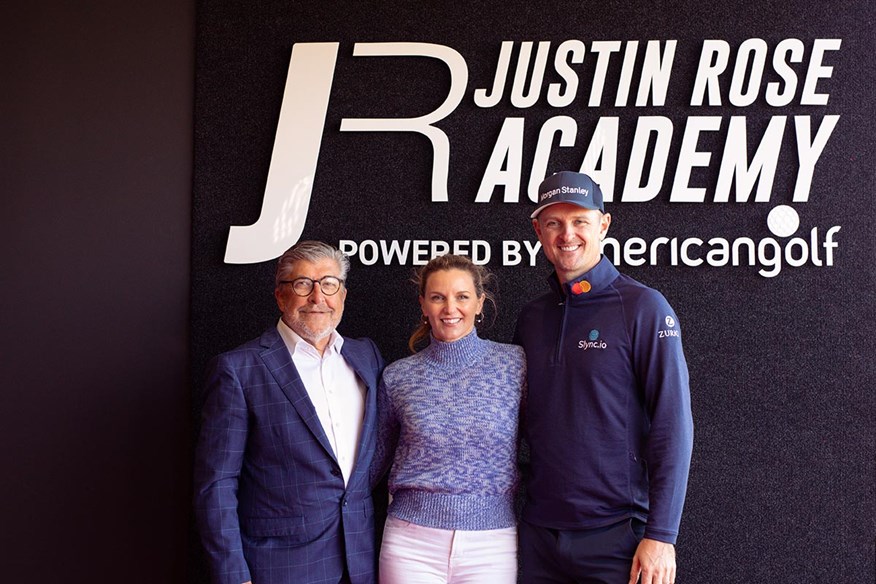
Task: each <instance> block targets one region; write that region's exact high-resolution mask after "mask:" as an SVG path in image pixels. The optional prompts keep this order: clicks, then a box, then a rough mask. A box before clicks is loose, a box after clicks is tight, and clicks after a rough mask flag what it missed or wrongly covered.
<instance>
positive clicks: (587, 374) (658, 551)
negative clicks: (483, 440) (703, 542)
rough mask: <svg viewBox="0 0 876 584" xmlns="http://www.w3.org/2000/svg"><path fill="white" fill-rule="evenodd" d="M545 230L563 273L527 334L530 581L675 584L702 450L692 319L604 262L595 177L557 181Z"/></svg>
mask: <svg viewBox="0 0 876 584" xmlns="http://www.w3.org/2000/svg"><path fill="white" fill-rule="evenodd" d="M531 218H532V224H533V227H534V229H535V232H536V234H537V235H538V238H539V241H540V242H541V244H542V249H543V250H544V253H545V256H547V258H548V260H549V261H550V262H551V263H552V264H553V266H554V268H555V273H554V274H552V275H551V277H550V278H549V285H550V287H551V291H550V292H548V293H547V294H545V295H543V296H541V297H540V298H537V299H535V300H533V301H532V302H530V303H529V304H527V305H526V306H525V307H524V308H523V310H522V311H521V314H520V316H519V318H518V322H517V329H516V332H515V339H516V342H517V343H519V344H520V345H522V346H523V348H524V349H525V351H526V357H527V372H528V395H527V399H526V402H525V404H524V407H523V408H522V432H523V436H524V438H525V439H526V441H527V442H528V444H529V448H530V468H529V472H527V473H525V474H526V475H527V482H526V502H525V505H524V510H523V520H522V522H521V525H520V529H519V533H520V558H521V566H522V582H524V584H534V583H547V582H556V583H569V584H572V583H587V584H626V583H627V582H629V583H630V584H634V583H635V582H636V581H637V580H638V579H639V578H640V577H641V582H642V583H643V584H673V583H674V581H675V548H674V544H675V540H676V536H677V535H678V527H679V523H680V520H681V512H682V507H683V504H684V497H685V491H686V488H687V476H688V470H689V467H690V456H691V448H692V441H693V422H692V418H691V411H690V391H689V387H688V372H687V365H686V362H685V359H684V354H683V352H682V346H681V328H680V325H679V322H678V317H677V316H676V315H675V312H674V311H673V310H672V308H671V307H670V306H669V303H668V302H667V301H666V299H665V298H664V297H663V296H662V295H661V294H660V293H659V292H657V291H656V290H653V289H651V288H648V287H646V286H644V285H643V284H641V283H639V282H637V281H636V280H634V279H632V278H630V277H628V276H624V275H622V274H620V273H619V272H618V271H617V269H615V267H614V266H613V265H612V264H611V263H610V262H609V261H608V260H607V259H606V258H604V257H601V252H600V246H601V241H602V239H603V238H604V237H605V235H606V233H607V232H608V227H609V225H610V223H611V215H609V214H607V213H605V210H604V206H603V200H602V192H601V191H600V189H599V186H598V185H596V183H594V182H593V181H592V180H591V179H590V177H588V176H587V175H585V174H581V173H577V172H560V173H557V174H554V175H552V176H550V177H548V178H547V179H545V180H544V182H542V184H541V185H540V187H539V201H538V206H537V207H536V209H535V212H533V213H532V216H531Z"/></svg>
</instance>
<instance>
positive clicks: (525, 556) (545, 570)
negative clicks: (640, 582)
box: [518, 519, 645, 584]
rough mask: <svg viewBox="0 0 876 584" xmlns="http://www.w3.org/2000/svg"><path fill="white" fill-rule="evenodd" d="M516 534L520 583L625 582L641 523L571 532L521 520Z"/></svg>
mask: <svg viewBox="0 0 876 584" xmlns="http://www.w3.org/2000/svg"><path fill="white" fill-rule="evenodd" d="M518 533H519V537H520V544H519V545H520V551H519V553H520V569H521V577H520V582H521V583H522V584H627V583H628V582H629V580H630V569H631V568H632V566H633V556H634V555H635V554H636V548H637V547H638V546H639V542H640V541H641V540H642V536H643V535H644V533H645V524H644V523H643V522H642V521H639V520H638V519H624V520H623V521H621V522H619V523H615V524H613V525H608V526H605V527H598V528H595V529H583V530H574V531H572V530H562V529H550V528H547V527H539V526H537V525H532V524H531V523H527V522H526V521H521V522H520V526H519V527H518Z"/></svg>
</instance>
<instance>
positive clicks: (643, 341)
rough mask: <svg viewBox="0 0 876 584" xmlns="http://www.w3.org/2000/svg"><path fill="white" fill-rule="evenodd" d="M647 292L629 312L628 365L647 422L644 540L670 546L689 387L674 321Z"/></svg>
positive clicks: (680, 500)
mask: <svg viewBox="0 0 876 584" xmlns="http://www.w3.org/2000/svg"><path fill="white" fill-rule="evenodd" d="M649 292H651V294H649V295H648V296H647V297H645V298H644V299H643V301H642V302H641V304H640V306H639V307H638V309H637V310H635V311H634V313H633V315H634V316H633V318H634V319H635V324H634V327H633V347H634V354H633V361H634V367H635V371H636V377H637V378H638V383H639V386H640V388H641V389H642V393H643V397H644V403H645V408H646V411H647V414H648V417H649V421H650V429H649V432H648V439H647V443H646V445H645V451H644V452H645V457H646V459H645V460H646V464H647V468H648V484H649V493H648V499H649V512H648V523H647V526H646V528H645V537H647V538H649V539H655V540H658V541H663V542H666V543H672V544H674V543H675V540H676V537H677V536H678V528H679V524H680V523H681V512H682V508H683V506H684V499H685V493H686V491H687V479H688V471H689V469H690V458H691V452H692V448H693V418H692V415H691V408H690V387H689V380H688V370H687V363H686V361H685V358H684V352H683V350H682V343H681V327H680V325H679V322H678V317H677V316H676V314H675V312H674V311H673V310H672V307H670V306H669V303H668V302H667V301H666V299H665V298H664V297H663V296H662V295H661V294H660V293H658V292H656V291H653V290H651V291H649Z"/></svg>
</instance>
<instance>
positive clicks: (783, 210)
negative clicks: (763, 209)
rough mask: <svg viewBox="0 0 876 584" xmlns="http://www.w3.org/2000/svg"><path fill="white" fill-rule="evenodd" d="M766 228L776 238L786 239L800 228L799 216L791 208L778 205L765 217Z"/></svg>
mask: <svg viewBox="0 0 876 584" xmlns="http://www.w3.org/2000/svg"><path fill="white" fill-rule="evenodd" d="M767 227H769V228H770V231H772V232H773V235H776V236H777V237H788V236H790V235H793V234H794V232H795V231H797V228H798V227H800V216H799V215H797V211H795V210H794V208H793V207H789V206H788V205H779V206H778V207H776V208H775V209H773V210H772V211H770V214H769V215H767Z"/></svg>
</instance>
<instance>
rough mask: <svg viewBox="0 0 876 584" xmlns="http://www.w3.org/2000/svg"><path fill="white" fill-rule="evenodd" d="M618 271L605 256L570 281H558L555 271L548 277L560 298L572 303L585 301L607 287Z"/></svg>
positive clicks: (618, 273)
mask: <svg viewBox="0 0 876 584" xmlns="http://www.w3.org/2000/svg"><path fill="white" fill-rule="evenodd" d="M619 275H620V272H618V271H617V268H615V267H614V265H613V264H612V263H611V262H610V261H608V259H607V258H606V257H605V256H601V257H600V258H599V262H598V263H597V264H596V265H595V266H593V268H591V269H590V271H588V272H585V273H583V274H581V275H580V276H578V277H577V278H575V279H574V280H572V281H570V282H560V280H559V278H558V277H557V273H556V272H553V273H552V274H551V275H550V276H549V277H548V283H549V284H550V287H551V290H553V291H554V293H556V294H557V295H558V296H559V297H560V298H561V299H563V300H565V299H566V298H568V299H569V302H571V303H572V304H579V303H581V302H587V300H589V299H590V298H592V297H594V296H595V295H597V294H598V293H599V292H601V291H602V290H605V289H606V288H608V287H609V286H610V285H611V283H612V282H614V281H615V279H617V277H618V276H619Z"/></svg>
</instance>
